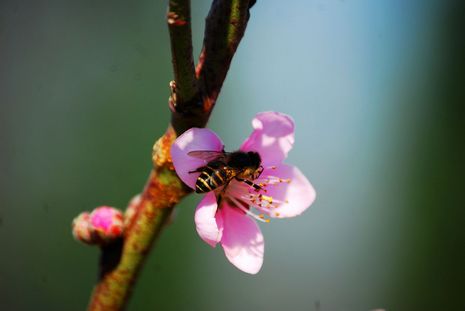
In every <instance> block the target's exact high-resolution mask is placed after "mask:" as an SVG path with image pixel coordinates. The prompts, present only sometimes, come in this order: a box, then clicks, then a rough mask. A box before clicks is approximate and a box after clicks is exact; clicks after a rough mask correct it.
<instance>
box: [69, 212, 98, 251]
mask: <svg viewBox="0 0 465 311" xmlns="http://www.w3.org/2000/svg"><path fill="white" fill-rule="evenodd" d="M89 218H90V217H89V213H88V212H83V213H81V214H79V216H78V217H76V218H74V220H73V224H72V228H73V229H72V230H73V236H74V238H75V239H76V240H77V241H81V242H83V243H86V244H93V243H92V229H91V226H90V223H89Z"/></svg>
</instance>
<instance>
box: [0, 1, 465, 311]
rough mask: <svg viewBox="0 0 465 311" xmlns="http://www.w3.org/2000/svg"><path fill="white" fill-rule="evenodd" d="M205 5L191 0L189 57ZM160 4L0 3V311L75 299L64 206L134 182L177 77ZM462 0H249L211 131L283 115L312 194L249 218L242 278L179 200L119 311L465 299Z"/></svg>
mask: <svg viewBox="0 0 465 311" xmlns="http://www.w3.org/2000/svg"><path fill="white" fill-rule="evenodd" d="M209 4H210V3H209V1H193V4H192V6H193V8H192V14H193V37H194V41H195V44H194V45H195V46H194V53H195V55H198V53H199V51H200V46H201V41H202V37H203V27H204V17H205V16H206V14H207V12H208V7H209ZM165 14H166V2H165V1H133V2H129V1H70V0H67V1H58V0H56V1H53V0H51V1H32V0H30V1H14V0H11V1H10V0H1V1H0V146H1V147H0V246H1V249H0V309H1V310H84V309H85V306H86V304H87V301H88V297H89V293H90V291H91V288H92V286H93V284H94V283H95V281H96V275H97V259H98V250H97V249H96V248H92V247H87V246H84V245H81V244H79V243H77V242H75V241H74V240H73V239H72V236H71V233H70V223H71V220H72V219H73V217H75V216H76V215H77V214H78V213H80V212H81V211H84V210H91V209H92V208H94V207H96V206H99V205H112V206H116V207H120V208H123V207H125V205H126V204H127V202H128V200H129V199H130V198H131V197H132V196H133V195H135V194H136V193H138V192H140V191H141V189H142V186H143V185H144V182H145V180H146V177H147V174H148V172H149V169H150V153H151V147H152V144H153V142H154V141H155V139H156V138H157V137H159V136H160V135H161V134H162V133H163V132H164V130H165V128H166V126H167V123H168V120H169V111H168V108H167V99H168V96H169V88H168V83H169V81H170V80H171V79H172V78H173V74H172V69H171V58H170V50H169V40H168V31H167V27H166V23H165ZM464 29H465V6H464V2H463V1H439V0H438V1H420V0H418V1H401V0H393V1H387V0H386V1H368V0H365V1H362V0H360V1H355V0H353V1H352V0H319V1H304V0H300V1H289V2H287V1H278V0H269V1H258V3H257V4H256V5H255V7H254V8H253V10H252V17H251V19H250V22H249V27H248V29H247V33H246V36H245V38H244V40H243V41H242V43H241V45H240V47H239V50H238V52H237V54H236V56H235V58H234V60H233V63H232V66H231V70H230V73H229V75H228V78H227V80H226V82H225V84H224V87H223V91H222V93H221V96H220V98H219V100H218V105H217V107H216V108H215V111H214V113H213V115H212V118H211V122H210V124H209V125H210V127H211V128H212V129H214V130H215V131H217V132H218V133H219V135H220V136H221V137H222V138H223V140H224V142H225V143H226V145H227V148H228V149H229V150H233V149H234V148H237V147H238V146H239V144H240V143H241V142H242V140H243V139H244V138H245V137H246V136H247V135H248V134H249V132H250V131H251V125H250V121H251V119H252V118H253V116H254V115H255V114H256V113H257V112H260V111H264V110H276V111H281V112H284V113H287V114H290V115H292V116H293V118H294V119H295V122H296V143H295V147H294V149H293V150H292V152H291V154H290V156H289V159H288V162H289V163H293V164H295V165H297V166H299V167H300V168H301V170H302V171H303V172H304V173H305V174H306V175H307V177H308V178H309V180H310V181H311V182H312V183H313V185H314V187H315V188H316V190H317V201H316V202H315V203H314V204H313V206H312V207H311V209H309V210H308V211H307V212H306V213H304V214H303V215H302V216H300V217H298V218H295V219H289V220H275V221H272V222H271V223H270V224H264V225H261V228H262V230H263V232H264V236H265V241H266V254H265V262H264V266H263V268H262V271H261V272H260V273H259V274H258V275H256V276H250V275H247V274H244V273H242V272H240V271H238V270H237V269H236V268H234V267H233V266H232V265H230V264H229V263H228V262H227V260H226V259H225V257H224V255H223V253H222V250H221V248H220V247H217V248H216V249H212V248H210V247H209V246H208V245H207V244H205V243H204V242H203V241H201V239H200V238H199V237H198V236H197V233H196V231H195V227H194V223H193V212H194V208H195V205H196V203H197V202H198V201H199V199H200V197H199V196H197V195H191V196H190V197H188V198H187V199H186V200H185V201H183V202H182V204H181V205H180V206H179V208H178V209H177V215H176V219H175V220H174V222H173V223H172V225H171V226H170V227H169V228H167V229H166V230H165V232H164V233H163V235H162V237H161V239H160V240H159V241H158V243H157V245H156V247H155V250H154V251H153V252H152V253H151V255H150V257H149V259H148V261H147V262H146V265H145V266H144V269H143V272H142V276H141V278H140V279H139V282H138V283H137V286H136V288H135V294H134V296H133V299H132V300H131V302H130V305H129V310H218V309H219V310H253V309H256V310H289V311H290V310H354V311H357V310H372V309H375V308H385V309H387V310H396V311H403V310H405V311H408V310H422V311H425V310H464V309H465V300H464V299H463V294H464V293H465V268H464V262H465V250H464V249H465V234H464V230H465V212H464V208H465V204H464V203H465V202H464V201H465V200H464V178H465V169H464V167H465V165H464V160H465V152H464V151H465V145H464V135H463V133H464V132H465V117H464V116H465V114H464V112H465V111H464V110H465V109H464V105H465V92H464V87H465V57H464V55H465V45H464V44H465V40H464V39H465V35H464Z"/></svg>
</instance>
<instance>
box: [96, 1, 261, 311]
mask: <svg viewBox="0 0 465 311" xmlns="http://www.w3.org/2000/svg"><path fill="white" fill-rule="evenodd" d="M254 3H255V1H254V0H250V1H249V0H214V1H213V4H212V7H211V9H210V12H209V14H208V17H207V21H206V29H205V38H204V44H203V49H202V53H201V55H200V59H199V64H198V66H197V68H196V70H194V63H193V57H192V35H191V25H190V24H191V21H190V2H189V1H188V0H170V1H169V9H168V14H167V22H168V28H169V32H170V40H171V50H172V60H173V69H174V76H175V84H174V85H175V87H174V92H175V94H174V95H173V96H172V97H171V98H170V108H171V111H172V118H171V124H170V125H169V127H168V129H167V131H166V133H165V134H164V135H163V136H162V137H161V138H160V139H159V140H158V141H157V142H156V143H155V145H154V148H153V155H152V162H153V169H152V171H151V173H150V176H149V179H148V181H147V183H146V185H145V188H144V190H143V192H142V194H141V199H140V201H139V203H137V205H136V206H135V207H134V211H135V212H134V214H133V215H132V216H131V217H130V221H129V222H128V225H127V226H126V228H125V235H124V239H123V241H118V243H119V244H118V245H116V246H114V247H106V248H104V249H102V260H101V265H102V267H101V274H100V279H99V282H98V283H97V285H96V286H95V288H94V291H93V295H92V297H91V301H90V304H89V307H88V310H91V311H96V310H122V309H124V307H125V306H126V304H127V302H128V299H129V297H130V294H131V291H132V286H133V284H134V283H135V281H136V279H137V276H138V274H139V271H140V269H141V267H142V265H143V262H144V260H145V258H146V256H147V254H148V252H149V251H150V248H151V246H152V244H153V242H154V240H156V239H157V238H158V236H159V235H160V233H161V231H162V229H163V227H164V225H165V224H166V222H167V220H168V219H169V216H170V215H171V213H172V211H173V208H174V206H175V205H176V204H177V203H178V202H179V201H180V200H181V199H182V198H183V197H184V196H186V195H187V194H189V193H190V192H191V189H189V188H187V186H186V185H184V184H183V183H182V182H181V180H180V179H179V178H178V176H177V175H176V172H175V171H174V167H173V163H172V161H171V156H170V148H171V144H172V143H173V141H174V140H175V139H176V137H177V136H179V135H180V134H182V133H183V132H184V131H186V130H187V129H189V128H191V127H204V126H205V125H206V124H207V121H208V119H209V116H210V114H211V111H212V109H213V108H214V106H215V102H216V99H217V98H218V95H219V93H220V91H221V87H222V85H223V82H224V79H225V78H226V74H227V72H228V69H229V66H230V63H231V60H232V58H233V56H234V53H235V52H236V49H237V47H238V45H239V42H240V40H241V38H242V36H243V35H244V31H245V28H246V26H247V21H248V19H249V8H250V7H251V5H253V4H254ZM108 252H116V253H112V254H109V253H108ZM106 258H109V259H108V260H106Z"/></svg>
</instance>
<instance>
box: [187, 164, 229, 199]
mask: <svg viewBox="0 0 465 311" xmlns="http://www.w3.org/2000/svg"><path fill="white" fill-rule="evenodd" d="M226 180H227V174H226V172H225V171H223V170H219V169H212V168H210V167H207V168H205V170H204V171H202V173H200V176H199V177H198V178H197V182H196V184H195V192H197V193H204V192H210V191H213V190H215V189H216V188H218V187H220V186H222V185H224V184H225V183H226Z"/></svg>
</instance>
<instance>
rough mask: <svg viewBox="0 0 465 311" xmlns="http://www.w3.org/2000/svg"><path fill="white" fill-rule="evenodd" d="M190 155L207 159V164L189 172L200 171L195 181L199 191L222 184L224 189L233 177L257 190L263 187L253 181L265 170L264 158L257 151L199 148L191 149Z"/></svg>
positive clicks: (205, 190) (213, 188) (203, 191)
mask: <svg viewBox="0 0 465 311" xmlns="http://www.w3.org/2000/svg"><path fill="white" fill-rule="evenodd" d="M188 155H189V156H191V157H195V158H199V159H203V160H205V161H207V164H206V165H205V166H202V167H199V168H198V169H196V170H195V171H191V172H189V173H199V172H200V175H199V177H198V178H197V181H196V183H195V192H197V193H205V192H209V191H213V190H215V189H217V188H219V187H221V186H224V188H223V191H224V190H225V189H226V187H227V186H228V184H229V183H230V182H231V181H232V180H233V179H236V180H237V181H240V182H244V183H246V184H247V185H249V186H251V187H253V188H254V189H255V191H259V190H261V189H262V188H261V187H260V186H259V185H257V184H255V183H254V182H253V180H255V179H257V178H258V177H259V176H260V174H261V173H262V171H263V166H262V165H261V163H262V160H261V158H260V155H259V154H258V153H257V152H254V151H249V152H244V151H234V152H225V151H206V150H197V151H190V152H189V153H188Z"/></svg>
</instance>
